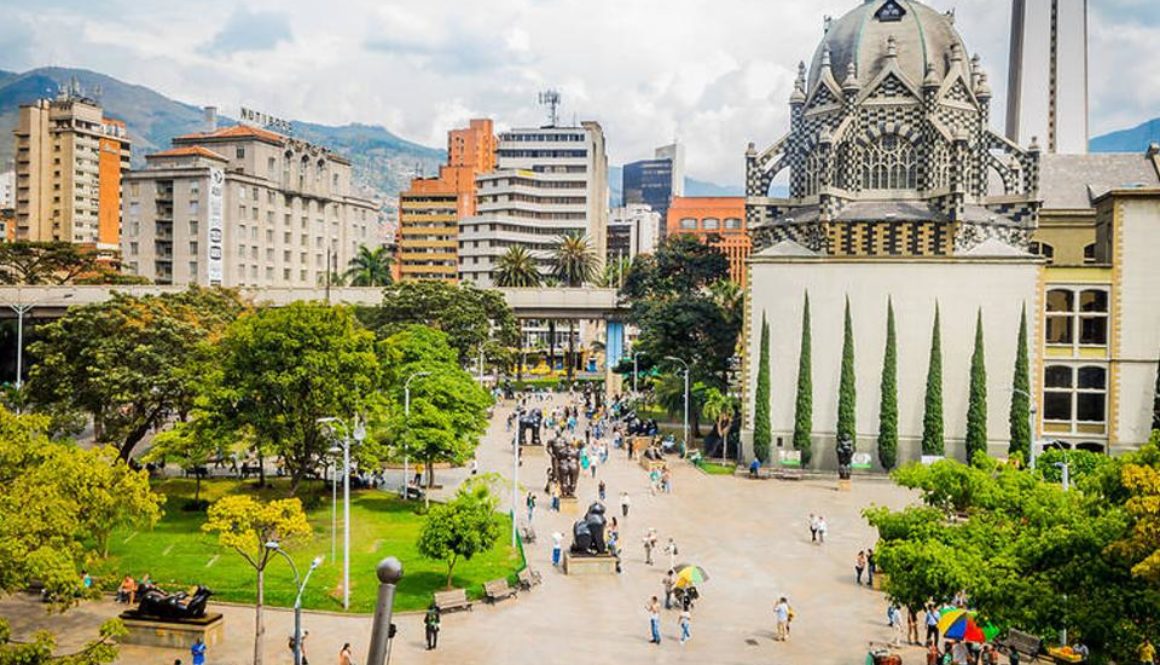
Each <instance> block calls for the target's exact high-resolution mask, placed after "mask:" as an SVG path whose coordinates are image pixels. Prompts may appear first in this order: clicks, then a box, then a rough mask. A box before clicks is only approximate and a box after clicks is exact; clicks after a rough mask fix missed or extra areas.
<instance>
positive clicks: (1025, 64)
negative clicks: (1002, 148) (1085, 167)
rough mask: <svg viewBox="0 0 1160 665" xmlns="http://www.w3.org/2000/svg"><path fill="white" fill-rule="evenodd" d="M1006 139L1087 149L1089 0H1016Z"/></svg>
mask: <svg viewBox="0 0 1160 665" xmlns="http://www.w3.org/2000/svg"><path fill="white" fill-rule="evenodd" d="M1009 66H1010V76H1009V84H1008V86H1007V89H1008V93H1007V138H1009V139H1011V140H1012V141H1014V142H1016V143H1018V144H1019V145H1024V146H1025V145H1028V144H1030V143H1031V140H1032V139H1037V140H1038V143H1039V146H1040V147H1041V148H1042V149H1043V150H1044V151H1045V152H1048V153H1058V154H1068V155H1082V154H1085V153H1087V150H1088V94H1087V86H1088V51H1087V0H1013V1H1012V17H1011V59H1010V64H1009Z"/></svg>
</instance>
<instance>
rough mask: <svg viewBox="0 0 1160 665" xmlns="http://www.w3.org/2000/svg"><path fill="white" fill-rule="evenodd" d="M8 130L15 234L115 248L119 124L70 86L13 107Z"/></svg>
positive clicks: (122, 140)
mask: <svg viewBox="0 0 1160 665" xmlns="http://www.w3.org/2000/svg"><path fill="white" fill-rule="evenodd" d="M15 134H16V196H15V198H16V201H15V203H16V235H17V237H18V238H19V239H20V240H30V241H43V242H47V241H62V242H73V243H81V244H85V245H91V246H93V247H95V248H96V249H97V250H116V249H117V248H118V246H119V241H120V227H121V175H122V174H123V173H124V172H125V171H127V170H128V169H129V150H130V144H129V134H128V132H127V131H126V130H125V124H124V123H123V122H120V121H118V120H111V119H109V118H106V117H104V114H103V112H102V110H101V107H100V106H99V105H98V104H97V102H96V101H94V100H92V99H90V98H87V97H84V96H81V95H80V91H79V89H78V88H77V86H76V85H75V84H74V85H72V86H69V87H68V88H66V89H64V90H62V92H61V95H60V96H58V97H57V98H56V99H53V100H47V99H46V100H40V101H37V102H35V103H33V104H28V105H25V106H21V107H20V117H19V119H18V121H17V127H16V131H15Z"/></svg>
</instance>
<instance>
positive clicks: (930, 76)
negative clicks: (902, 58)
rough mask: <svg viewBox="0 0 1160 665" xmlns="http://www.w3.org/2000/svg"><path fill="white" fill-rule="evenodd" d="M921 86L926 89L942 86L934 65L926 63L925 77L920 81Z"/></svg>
mask: <svg viewBox="0 0 1160 665" xmlns="http://www.w3.org/2000/svg"><path fill="white" fill-rule="evenodd" d="M922 85H923V86H924V87H927V88H937V87H939V86H940V85H942V82H941V81H939V80H938V74H937V73H936V72H935V70H934V63H933V62H928V63H926V77H925V78H924V79H922Z"/></svg>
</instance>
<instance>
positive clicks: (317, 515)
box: [93, 479, 522, 612]
mask: <svg viewBox="0 0 1160 665" xmlns="http://www.w3.org/2000/svg"><path fill="white" fill-rule="evenodd" d="M272 483H273V487H271V488H267V489H264V490H261V491H258V490H256V489H254V487H253V483H246V484H242V483H240V482H238V481H236V480H208V481H203V482H202V486H201V497H202V499H208V500H210V501H213V500H215V499H218V498H220V497H222V496H225V495H227V494H231V493H240V492H254V493H257V494H260V495H261V497H262V498H263V499H269V498H284V497H285V496H286V487H285V481H284V480H281V479H275V480H273V481H272ZM154 489H155V490H156V491H157V492H160V493H161V494H164V495H165V496H166V497H168V500H167V502H166V505H165V517H164V518H163V519H162V520H161V522H160V523H159V524H158V525H157V526H156V527H155V528H154V529H152V530H149V531H138V530H120V531H117V532H115V533H114V534H113V537H112V538H111V539H110V543H109V557H108V559H106V560H104V561H101V562H100V563H99V564H97V565H94V566H93V574H94V575H97V576H98V577H99V579H101V580H102V583H103V585H105V586H107V587H112V586H115V585H116V584H117V583H118V582H119V581H120V579H121V577H123V576H124V575H125V574H130V575H133V576H134V577H135V578H138V579H140V577H141V576H142V575H143V574H145V573H149V574H150V575H151V576H152V578H153V581H154V583H156V584H159V585H160V586H162V587H163V588H169V589H179V588H184V587H188V586H191V585H194V584H202V585H205V586H207V587H209V588H210V589H212V590H213V592H214V598H215V599H216V600H224V601H235V602H246V603H252V602H254V600H255V598H256V588H255V579H256V577H255V573H254V570H253V569H252V568H251V567H250V566H249V564H247V563H246V562H245V560H244V559H243V558H242V557H241V556H240V555H238V554H237V553H236V552H234V551H232V550H228V549H225V548H222V547H220V546H219V545H218V542H217V536H216V535H214V534H207V533H203V532H202V531H201V525H202V523H204V522H205V513H202V512H186V511H183V510H182V505H183V504H185V503H186V502H188V501H189V500H190V499H192V498H193V493H194V482H193V480H187V479H171V480H166V481H163V482H160V483H158V484H157V485H156V486H155V488H154ZM339 490H340V498H339V506H338V534H337V535H338V539H337V551H336V554H337V560H336V559H335V558H334V557H331V505H330V487H329V486H328V485H324V484H322V483H319V482H313V483H310V484H303V485H302V486H301V487H300V488H299V491H298V495H299V496H300V497H301V498H302V501H303V505H304V506H305V507H306V512H307V515H308V517H309V520H310V526H311V528H312V529H313V532H314V535H313V538H312V539H311V540H309V541H308V542H301V543H296V544H290V545H288V546H287V551H288V552H289V553H290V555H291V556H292V557H293V559H294V562H295V564H296V565H297V566H298V569H299V572H300V573H302V574H305V573H306V570H307V569H308V568H309V567H310V561H311V559H313V558H314V557H315V556H318V555H320V554H321V555H323V556H324V557H325V561H324V562H323V564H322V565H321V566H320V567H319V568H318V570H316V571H315V572H314V575H313V576H312V577H311V578H310V583H309V585H308V587H307V589H306V592H305V594H304V595H303V601H302V604H303V607H305V608H308V609H318V610H335V611H340V610H341V609H342V592H341V585H342V499H341V488H339ZM417 505H419V504H416V503H415V502H410V503H406V502H403V501H401V500H399V499H398V498H397V497H395V496H393V495H389V494H385V493H383V492H380V491H371V490H365V491H359V492H352V493H351V553H350V577H351V610H352V611H355V612H371V611H373V610H374V603H375V595H376V593H377V590H378V582H377V580H376V578H375V566H376V565H377V564H378V562H379V561H380V560H381V559H382V558H383V557H386V556H396V557H398V558H399V560H400V561H402V562H403V568H404V570H405V574H404V576H403V580H402V582H400V583H399V586H398V591H397V595H396V596H395V608H396V609H398V610H415V609H421V608H423V607H426V606H427V604H428V603H429V602H430V600H431V593H432V592H433V591H437V590H439V589H442V588H443V586H444V582H445V580H446V577H447V573H446V565H445V564H444V563H443V562H440V561H432V560H429V559H424V558H422V557H421V556H419V553H418V551H417V550H416V548H415V542H416V540H417V539H418V536H419V529H420V527H421V525H422V523H423V517H422V516H421V515H417V514H415V512H414V509H415V508H416V507H417ZM503 519H504V523H505V524H506V525H508V526H507V527H505V528H510V524H511V522H510V521H509V520H508V518H507V517H506V516H505V517H504V518H503ZM521 565H522V560H521V554H520V553H519V551H518V550H516V549H513V548H512V547H510V546H509V545H508V539H507V538H506V537H505V538H501V539H500V542H499V543H498V544H497V545H496V547H495V548H493V549H492V550H490V551H488V552H486V553H484V554H481V555H478V556H476V557H474V558H473V559H472V560H470V561H460V562H458V563H457V564H456V566H455V578H454V582H455V586H456V587H466V588H468V590H469V593H472V594H473V595H479V594H480V592H481V590H482V587H483V583H484V582H486V581H488V580H492V579H496V578H499V577H505V576H507V575H511V574H514V573H515V572H516V571H517V570H518V569H519V568H520V567H521ZM293 580H294V575H293V573H292V572H291V570H290V566H289V565H288V564H287V563H286V561H285V560H284V559H282V558H281V557H278V558H276V559H274V560H273V561H272V562H271V563H270V565H269V567H268V568H267V569H266V602H267V603H268V604H271V605H277V606H284V607H290V606H291V605H293V602H294V584H293Z"/></svg>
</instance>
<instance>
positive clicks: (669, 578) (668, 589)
mask: <svg viewBox="0 0 1160 665" xmlns="http://www.w3.org/2000/svg"><path fill="white" fill-rule="evenodd" d="M676 583H677V575H676V571H675V570H673V569H672V568H670V569H669V572H667V573H665V577H664V579H662V580H661V584H662V585H664V588H665V609H666V610H671V609H673V586H674V585H675V584H676Z"/></svg>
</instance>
